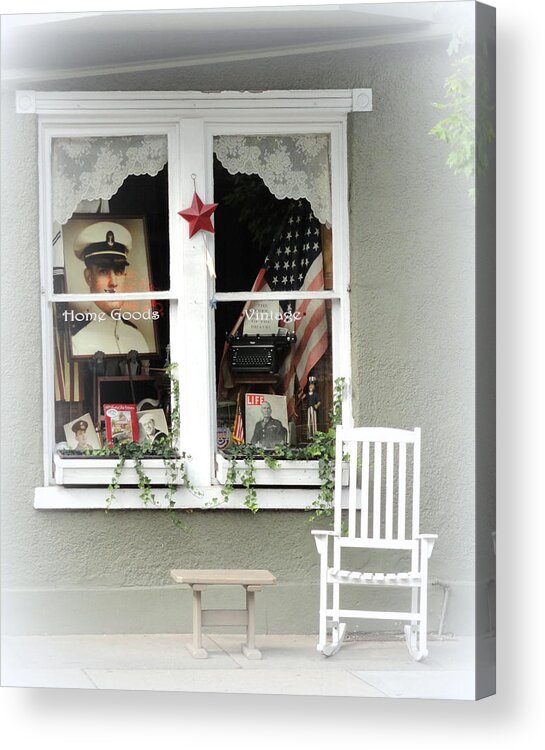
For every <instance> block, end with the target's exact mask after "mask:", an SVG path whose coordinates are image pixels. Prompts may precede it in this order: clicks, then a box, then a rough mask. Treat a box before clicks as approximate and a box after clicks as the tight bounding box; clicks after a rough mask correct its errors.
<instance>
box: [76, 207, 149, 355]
mask: <svg viewBox="0 0 545 750" xmlns="http://www.w3.org/2000/svg"><path fill="white" fill-rule="evenodd" d="M62 246H63V255H64V267H65V281H66V292H67V293H68V294H108V295H109V297H111V299H108V300H103V301H98V302H91V301H88V302H87V301H85V300H82V301H79V302H73V303H70V305H69V307H68V309H67V310H65V311H63V313H62V315H63V317H64V322H65V323H66V326H67V329H68V330H69V331H70V346H71V353H72V356H73V357H75V358H89V357H92V356H93V354H94V353H95V352H97V351H101V352H104V354H106V355H107V356H119V355H120V354H121V355H122V354H128V352H130V351H131V350H132V349H135V350H136V351H137V352H138V353H140V354H156V353H157V348H158V342H157V331H156V320H157V319H158V317H159V313H158V312H157V310H156V309H155V308H154V307H153V305H152V303H151V300H119V299H118V296H119V295H120V294H123V293H128V292H149V291H150V290H151V289H152V284H151V281H152V278H151V272H150V260H149V247H148V241H147V233H146V225H145V220H144V218H143V217H137V218H126V217H116V216H110V215H109V214H93V215H91V216H90V215H81V214H80V215H77V216H75V217H74V218H72V219H69V221H67V222H66V224H64V225H63V227H62Z"/></svg>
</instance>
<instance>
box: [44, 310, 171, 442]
mask: <svg viewBox="0 0 545 750" xmlns="http://www.w3.org/2000/svg"><path fill="white" fill-rule="evenodd" d="M100 304H101V303H98V304H97V305H94V304H93V303H89V304H80V303H75V304H74V303H70V304H68V303H57V304H54V305H53V316H54V321H53V329H54V355H55V356H54V359H55V364H54V368H55V370H54V378H55V442H56V443H57V446H58V447H65V448H66V446H68V447H70V448H74V447H75V443H74V441H75V439H76V434H75V433H76V430H75V427H77V426H78V423H79V422H81V421H82V420H83V421H86V422H87V423H88V425H87V428H86V429H87V432H86V435H87V438H88V442H89V444H91V443H97V440H99V441H100V440H103V438H104V427H105V423H104V404H135V405H137V406H139V408H142V409H147V408H149V409H159V410H163V411H164V413H165V419H166V422H167V426H168V424H169V420H170V416H169V410H170V395H169V391H170V389H169V380H168V378H167V377H166V375H165V373H164V366H165V363H166V362H167V361H168V342H169V317H170V303H169V302H168V301H164V300H161V301H151V302H149V301H145V302H143V301H138V302H134V301H132V300H131V301H125V302H121V303H120V302H117V307H115V308H113V309H110V308H108V307H106V306H104V309H102V308H101V307H99V306H98V305H100ZM110 304H111V303H108V305H110ZM155 422H156V424H162V418H161V417H160V415H158V416H157V419H156V420H155ZM80 426H81V425H80ZM95 428H96V429H97V430H98V432H99V433H100V437H97V433H96V432H95ZM59 444H65V445H60V446H59ZM92 447H99V446H98V444H93V446H92Z"/></svg>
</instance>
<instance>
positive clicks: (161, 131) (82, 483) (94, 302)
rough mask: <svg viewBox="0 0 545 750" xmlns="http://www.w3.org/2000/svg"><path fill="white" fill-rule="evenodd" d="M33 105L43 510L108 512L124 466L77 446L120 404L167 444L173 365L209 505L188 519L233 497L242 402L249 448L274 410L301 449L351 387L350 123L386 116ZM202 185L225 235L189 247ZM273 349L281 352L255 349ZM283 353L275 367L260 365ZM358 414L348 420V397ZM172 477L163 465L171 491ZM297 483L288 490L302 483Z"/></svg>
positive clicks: (96, 99) (329, 105)
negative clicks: (108, 491)
mask: <svg viewBox="0 0 545 750" xmlns="http://www.w3.org/2000/svg"><path fill="white" fill-rule="evenodd" d="M18 102H19V111H20V112H24V111H36V112H38V114H39V132H40V139H39V142H40V193H41V208H42V213H41V237H40V248H41V256H42V273H43V290H44V291H43V294H42V318H43V346H44V404H45V410H44V474H45V481H44V487H43V488H38V490H37V491H36V498H35V503H36V505H37V507H103V502H104V485H105V484H107V483H108V481H109V479H110V478H111V471H112V467H113V465H115V461H112V460H111V459H107V458H99V459H97V458H88V457H86V456H77V455H75V456H74V455H69V454H70V451H68V453H67V452H66V449H67V447H70V446H74V445H80V446H83V445H87V446H89V445H91V446H92V447H94V446H95V444H96V441H98V440H100V438H101V435H102V434H103V432H104V428H105V426H106V422H107V421H108V419H109V418H108V416H107V413H106V408H105V406H106V407H107V406H108V405H113V406H114V407H115V405H118V404H125V403H127V404H137V405H138V408H139V416H141V413H140V412H141V411H144V410H146V409H147V408H151V409H153V410H154V411H156V412H157V414H159V415H162V417H163V420H164V421H161V424H160V427H161V430H168V429H169V426H170V425H169V419H170V413H169V410H170V407H171V404H170V399H169V395H168V389H167V388H165V387H164V385H165V383H164V373H163V371H164V366H165V363H166V362H167V361H168V360H169V359H170V361H172V362H176V363H177V364H178V377H179V383H180V413H181V435H180V448H181V449H182V450H185V451H186V452H188V453H190V454H191V457H192V458H191V461H190V463H189V464H188V470H189V474H190V477H191V480H192V482H193V484H194V485H196V486H197V487H199V488H200V489H201V490H202V492H203V496H202V501H196V500H195V498H193V497H192V498H191V499H189V498H188V497H185V498H180V501H181V504H185V505H188V504H189V505H193V506H198V505H206V503H207V501H208V500H209V499H211V498H212V497H213V496H214V495H217V492H218V489H219V486H218V485H219V484H220V483H221V482H222V481H223V479H224V469H225V467H224V463H223V462H222V456H221V448H222V446H223V445H225V441H227V442H228V441H229V440H232V438H233V435H232V427H233V422H232V421H231V420H233V418H234V413H235V412H236V411H237V409H240V410H241V411H242V404H241V402H243V405H244V406H245V405H246V403H247V404H248V409H247V413H246V415H245V417H246V425H245V427H244V428H245V430H246V432H247V433H248V434H247V435H246V440H247V441H252V440H254V441H255V440H258V439H259V438H258V432H259V430H258V429H257V428H256V422H257V421H258V416H256V415H257V411H256V408H257V407H259V406H260V405H262V404H263V402H264V401H268V402H269V404H270V405H271V404H272V406H271V408H272V411H273V416H275V415H274V412H275V411H276V409H277V408H278V409H280V412H282V415H281V418H280V419H279V422H280V423H281V426H282V430H284V432H282V433H281V434H282V436H283V437H282V439H286V440H289V441H291V442H301V441H303V442H304V441H305V440H306V439H308V436H309V434H310V431H312V430H313V429H316V428H318V429H320V428H323V427H326V415H327V413H328V408H329V405H330V403H331V398H332V383H333V381H334V379H335V378H336V377H338V376H341V375H342V376H344V377H346V378H347V379H348V380H349V377H350V340H349V325H348V320H349V310H348V293H349V274H348V268H349V258H348V218H347V217H348V212H347V177H346V173H347V165H346V130H345V128H346V113H347V112H348V111H350V110H352V109H354V102H356V103H357V105H356V109H360V110H361V109H370V95H369V92H366V91H365V90H362V91H358V92H352V91H350V92H346V91H334V92H263V93H261V94H249V93H240V94H239V93H237V92H224V93H222V94H197V93H184V92H175V93H172V92H157V93H155V92H151V93H150V92H139V93H130V92H127V93H119V92H116V94H115V96H114V95H113V94H111V93H89V94H77V95H73V94H69V93H59V94H52V93H46V92H44V93H42V92H36V93H33V92H19V93H18ZM194 190H196V191H197V192H198V194H199V195H200V196H201V198H202V199H203V200H204V201H205V202H208V203H210V202H212V201H215V202H217V203H219V206H218V209H217V211H216V214H215V218H214V220H215V226H216V232H215V234H211V233H204V232H200V233H198V234H196V235H195V236H194V237H193V238H189V236H188V230H187V224H186V223H185V222H184V221H183V220H182V219H181V218H180V217H179V215H178V212H179V211H180V210H181V209H183V208H184V207H186V206H188V205H189V204H190V203H191V200H192V196H193V193H194ZM292 226H293V227H295V228H294V229H293V231H291V227H292ZM299 227H301V231H299ZM207 255H208V256H209V257H210V258H212V259H213V263H214V264H215V276H214V275H213V273H211V270H212V269H211V268H210V264H207V260H206V259H207ZM273 256H275V257H273ZM103 261H104V262H103ZM286 264H287V267H286ZM311 268H312V273H309V269H311ZM114 296H115V299H113V298H114ZM258 334H259V339H258V340H259V342H260V343H261V344H263V343H264V342H265V343H268V344H269V348H268V349H266V348H265V350H263V351H259V352H256V350H255V349H253V350H251V351H250V350H247V351H245V350H244V345H246V344H249V343H251V339H252V338H254V339H255V338H256V337H257V335H258ZM271 342H272V344H271ZM235 344H236V345H235ZM235 350H236V352H235ZM134 352H136V355H135V354H134ZM233 356H235V359H234V360H233ZM271 356H273V357H276V366H274V367H270V366H269V368H268V371H267V366H264V365H263V364H262V363H261V360H260V357H261V358H262V357H269V358H270V357H271ZM237 357H238V359H237ZM245 357H246V360H245ZM248 357H249V360H248ZM256 362H257V365H256ZM269 364H270V363H269ZM252 368H253V369H252ZM311 383H312V386H310V384H311ZM316 393H317V394H318V396H319V400H320V409H319V412H318V420H317V424H315V425H312V424H311V421H310V417H309V415H308V409H307V404H308V402H309V399H310V400H311V399H316V398H317V396H316ZM237 404H238V406H237ZM265 408H267V407H266V406H265ZM344 409H345V416H346V418H347V419H350V404H349V400H348V399H347V401H346V404H345V405H344ZM114 411H115V409H114ZM118 411H119V410H118ZM118 418H119V419H121V421H123V418H124V415H123V414H121V415H119V414H118V415H116V416H115V417H111V420H113V421H115V420H116V419H118ZM82 422H83V423H85V424H82ZM122 428H123V429H122ZM115 429H119V430H120V431H121V433H123V430H126V429H127V426H126V424H123V425H121V426H119V425H118V426H117V427H116V428H115ZM250 431H251V433H252V436H250V434H249V432H250ZM123 434H124V433H123ZM256 436H257V437H256ZM159 464H160V462H157V461H154V460H152V459H150V460H149V461H148V471H149V473H150V476H151V477H152V479H153V481H154V482H155V483H157V484H158V485H160V484H161V481H162V476H161V468H160V465H159ZM286 477H287V474H284V475H283V477H279V478H278V481H275V482H274V484H275V485H278V486H279V487H281V486H282V485H287V486H288V487H289V486H292V485H297V484H299V483H300V481H301V477H299V479H298V478H297V475H295V476H293V475H292V476H291V478H290V479H289V480H288V479H286ZM125 481H128V482H130V479H129V480H125ZM269 481H270V480H269ZM77 487H85V488H86V489H85V493H84V494H83V492H82V491H81V490H80V491H78V490H77V489H74V488H77ZM303 494H304V498H303ZM308 501H309V492H308V490H307V491H304V492H302V491H301V490H297V489H287V488H286V489H284V490H280V489H275V487H270V488H268V489H263V490H262V492H261V493H260V503H261V505H262V506H263V507H305V506H306V505H308ZM238 502H239V501H238V499H237V495H236V493H235V494H234V496H233V501H232V504H233V507H237V503H238ZM120 506H121V507H139V505H138V500H137V492H135V491H134V490H131V489H130V488H129V487H127V489H126V490H124V491H123V492H122V493H121V499H120Z"/></svg>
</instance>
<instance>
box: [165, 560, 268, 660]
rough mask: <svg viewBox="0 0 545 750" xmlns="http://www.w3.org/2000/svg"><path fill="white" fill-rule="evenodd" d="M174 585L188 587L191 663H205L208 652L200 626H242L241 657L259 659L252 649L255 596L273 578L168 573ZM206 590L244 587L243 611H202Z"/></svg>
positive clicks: (248, 573)
mask: <svg viewBox="0 0 545 750" xmlns="http://www.w3.org/2000/svg"><path fill="white" fill-rule="evenodd" d="M170 576H171V578H172V579H173V580H174V581H175V582H176V583H181V584H184V585H186V586H190V587H191V590H192V592H193V643H191V644H189V645H188V647H187V648H188V650H189V652H190V653H191V655H192V656H193V657H194V658H195V659H206V658H207V656H208V652H207V651H206V649H205V648H203V645H202V627H203V625H204V626H206V625H244V626H245V627H246V644H245V645H244V646H242V653H243V654H244V656H245V657H246V658H247V659H261V652H260V651H259V650H258V649H257V648H256V647H255V592H256V591H260V590H261V589H262V588H263V586H272V585H274V584H275V583H276V578H275V576H273V574H272V573H271V572H270V571H268V570H171V571H170ZM208 586H244V588H245V589H246V609H203V608H202V604H201V593H202V592H203V591H204V590H205V589H206V588H207V587H208Z"/></svg>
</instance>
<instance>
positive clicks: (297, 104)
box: [16, 89, 373, 117]
mask: <svg viewBox="0 0 545 750" xmlns="http://www.w3.org/2000/svg"><path fill="white" fill-rule="evenodd" d="M256 107H259V108H260V109H261V110H263V109H271V110H274V111H275V112H279V111H280V112H284V113H286V112H294V113H295V112H313V113H314V114H316V113H325V114H330V115H331V114H332V113H338V114H346V113H347V112H370V111H372V107H373V101H372V90H371V89H318V90H300V91H220V92H202V91H17V92H16V111H17V112H18V113H19V114H38V115H75V114H77V115H81V116H84V117H89V115H110V116H111V115H112V114H113V113H123V112H134V111H135V110H136V111H139V112H147V113H163V114H173V115H181V114H183V115H185V116H188V115H191V116H202V115H204V114H207V113H208V112H210V113H213V114H215V115H217V114H218V112H221V111H222V110H223V111H224V113H225V114H235V113H236V112H237V111H244V110H250V109H255V108H256Z"/></svg>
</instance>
